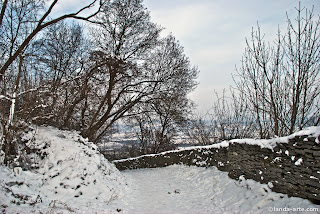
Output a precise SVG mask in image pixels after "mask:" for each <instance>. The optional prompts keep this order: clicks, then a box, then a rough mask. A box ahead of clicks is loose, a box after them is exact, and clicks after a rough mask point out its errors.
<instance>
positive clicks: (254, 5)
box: [144, 0, 320, 113]
mask: <svg viewBox="0 0 320 214" xmlns="http://www.w3.org/2000/svg"><path fill="white" fill-rule="evenodd" d="M301 2H302V5H304V6H307V7H308V8H311V7H312V5H314V6H315V11H316V13H317V14H319V11H320V0H302V1H301ZM144 4H145V6H146V7H147V8H148V9H149V11H150V12H151V13H150V14H151V18H152V20H153V21H154V22H156V23H158V24H160V25H161V26H162V27H164V28H166V31H165V33H166V34H167V33H169V32H172V34H173V35H174V36H175V37H176V38H177V39H178V40H179V41H180V44H181V45H182V46H183V47H184V48H185V53H186V55H187V56H188V57H189V58H190V61H191V63H192V64H193V65H196V66H198V68H199V70H200V74H199V78H198V82H199V85H198V87H197V89H196V90H195V91H194V92H193V93H191V94H190V98H191V99H192V100H193V101H194V102H195V103H196V104H197V105H198V108H197V110H198V111H199V112H200V113H205V112H206V111H207V110H208V109H210V107H211V106H212V104H213V102H214V99H215V95H214V91H215V90H216V91H217V92H219V93H221V92H222V90H223V88H226V89H227V88H229V86H230V85H232V84H233V79H232V74H235V66H236V65H237V66H238V67H240V64H241V63H240V60H241V56H242V54H243V52H244V47H245V38H246V37H250V33H251V30H252V27H256V26H257V21H258V22H259V25H260V28H261V31H262V32H263V33H265V34H266V38H270V40H271V39H273V38H275V37H274V36H275V34H276V31H277V28H278V25H279V26H280V27H285V25H286V12H288V13H289V15H294V16H295V15H296V11H295V9H294V8H295V7H298V5H299V1H298V0H144Z"/></svg>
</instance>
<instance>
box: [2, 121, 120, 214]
mask: <svg viewBox="0 0 320 214" xmlns="http://www.w3.org/2000/svg"><path fill="white" fill-rule="evenodd" d="M34 137H35V139H36V140H35V141H34V142H33V143H32V144H33V145H29V146H33V147H38V148H44V149H43V151H42V152H45V153H46V154H47V155H46V157H45V158H44V159H43V160H41V161H40V164H39V169H36V170H33V171H32V172H31V171H21V170H20V169H21V168H20V169H19V168H15V169H14V170H9V169H8V168H6V167H4V166H0V187H1V189H0V208H1V207H7V208H6V212H8V213H14V212H18V213H31V212H33V211H36V210H41V211H45V212H48V211H50V212H51V211H54V210H56V211H65V212H69V211H76V212H89V211H90V212H91V211H92V210H93V211H96V212H99V211H100V212H101V211H104V213H108V212H109V213H113V212H114V211H115V210H116V207H114V206H115V205H114V206H112V205H111V204H112V203H113V202H114V201H116V199H117V198H119V197H121V196H122V194H123V192H124V188H125V186H126V185H125V179H124V177H123V176H122V175H121V173H120V172H119V171H118V170H117V169H116V168H115V166H114V165H112V164H111V163H109V162H108V161H107V160H106V159H105V158H104V157H103V156H102V155H101V154H100V153H99V152H98V151H97V146H96V145H94V144H93V143H91V142H88V141H87V140H86V139H83V138H82V137H81V136H79V135H78V134H77V133H76V132H68V131H61V130H58V129H55V128H50V127H41V128H38V130H37V133H36V134H35V136H34ZM25 138H26V139H32V138H33V133H31V132H29V134H28V135H26V136H25ZM18 195H21V196H23V197H24V196H25V197H26V198H28V199H27V200H25V199H22V200H21V199H20V198H21V197H20V198H19V197H18ZM15 196H16V197H15ZM24 203H26V204H24ZM33 203H35V205H34V206H30V205H29V204H33ZM14 204H15V205H16V206H13V205H14ZM19 204H20V205H19Z"/></svg>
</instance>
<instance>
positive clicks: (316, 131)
mask: <svg viewBox="0 0 320 214" xmlns="http://www.w3.org/2000/svg"><path fill="white" fill-rule="evenodd" d="M319 135H320V126H311V127H308V128H305V129H303V130H301V131H298V132H295V133H293V134H291V135H289V136H286V137H277V138H273V139H268V140H266V139H249V138H245V139H234V140H230V141H222V142H221V143H217V144H213V145H207V146H190V147H185V148H181V149H178V150H171V151H165V152H161V153H158V154H148V155H142V156H143V157H146V156H147V157H152V156H157V155H164V154H168V153H174V152H177V151H182V150H184V151H185V150H197V149H211V148H223V147H229V145H230V144H232V143H239V144H248V145H258V146H260V147H261V148H267V149H271V150H273V148H274V147H275V146H276V145H277V143H288V142H289V140H290V139H292V138H295V137H296V136H308V137H318V136H319ZM316 143H319V140H318V139H316ZM142 156H140V157H142ZM137 158H139V157H134V158H128V159H123V160H115V161H113V162H115V163H117V162H122V161H126V160H135V159H137Z"/></svg>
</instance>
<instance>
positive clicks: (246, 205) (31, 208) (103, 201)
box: [0, 127, 320, 214]
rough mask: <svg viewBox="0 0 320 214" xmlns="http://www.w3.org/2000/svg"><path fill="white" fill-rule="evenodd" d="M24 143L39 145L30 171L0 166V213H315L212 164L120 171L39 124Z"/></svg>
mask: <svg viewBox="0 0 320 214" xmlns="http://www.w3.org/2000/svg"><path fill="white" fill-rule="evenodd" d="M317 130H318V129H316V130H313V131H317ZM306 132H307V131H304V133H306ZM24 138H25V139H26V140H27V139H29V140H30V139H34V140H33V141H29V144H28V146H29V147H30V148H40V149H41V150H40V151H41V153H40V154H38V156H39V157H38V159H37V158H36V157H34V159H33V161H34V163H33V166H34V169H32V170H30V171H25V170H22V167H15V168H14V169H9V168H7V167H5V166H1V165H0V212H1V211H2V212H4V213H33V212H35V213H40V212H41V213H127V214H135V213H139V214H140V213H141V214H143V213H146V214H147V213H155V214H157V213H158V214H162V213H169V214H170V213H178V214H184V213H195V214H197V213H204V214H205V213H268V210H269V208H270V207H272V208H273V209H277V208H305V209H306V208H318V209H320V206H318V205H314V204H311V202H309V201H308V200H305V199H301V198H295V197H291V198H289V197H287V196H286V195H284V194H279V193H274V192H272V191H271V190H270V188H272V187H273V184H272V183H268V184H260V183H258V182H255V181H253V180H246V179H245V177H244V176H240V178H239V181H236V180H232V179H230V178H229V177H228V175H227V172H221V171H219V170H218V169H217V168H216V167H209V168H204V167H196V166H183V165H173V166H169V167H165V168H153V169H138V170H131V171H129V170H128V171H124V172H119V171H118V170H117V169H116V168H115V166H114V165H113V164H111V163H110V162H109V161H107V160H106V159H105V158H104V157H103V156H102V155H101V154H100V153H99V152H98V150H97V146H96V145H94V144H93V143H91V142H89V141H88V140H87V139H84V138H82V137H81V136H80V135H79V134H78V133H77V132H70V131H61V130H58V129H55V128H52V127H39V128H37V130H36V132H29V133H27V134H26V135H25V137H24ZM286 140H287V139H286ZM283 141H285V139H284V138H283ZM270 142H273V140H270ZM229 143H230V141H224V142H222V143H220V144H216V145H211V146H207V147H216V148H220V147H226V146H228V145H229ZM192 148H193V149H194V147H192ZM192 148H189V149H192ZM196 148H204V147H196ZM171 152H174V151H171ZM37 161H39V163H37ZM274 161H278V159H274ZM301 162H302V159H301V160H300V159H299V160H297V162H296V163H299V164H301ZM318 173H320V172H318ZM259 174H260V175H261V176H262V173H259ZM286 213H288V212H286ZM289 213H290V212H289ZM309 213H312V212H309Z"/></svg>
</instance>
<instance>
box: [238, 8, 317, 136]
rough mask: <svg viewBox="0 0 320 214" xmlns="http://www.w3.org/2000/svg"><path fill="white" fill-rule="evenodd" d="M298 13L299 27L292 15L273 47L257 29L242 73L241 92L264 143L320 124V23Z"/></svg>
mask: <svg viewBox="0 0 320 214" xmlns="http://www.w3.org/2000/svg"><path fill="white" fill-rule="evenodd" d="M297 13H298V15H297V17H296V19H295V23H296V26H294V24H293V23H292V21H291V19H290V18H289V16H287V17H288V18H287V23H288V27H287V31H286V33H285V34H282V33H281V32H280V30H278V36H277V39H276V40H275V41H274V43H273V45H270V44H269V43H267V42H265V41H264V38H263V36H262V35H261V32H260V28H259V26H258V29H257V31H253V32H252V36H251V41H249V40H247V48H246V50H245V53H244V55H243V60H242V66H241V68H240V69H239V70H237V73H238V76H239V80H238V81H236V84H237V89H238V90H239V92H240V93H241V94H242V96H243V97H245V99H247V100H248V102H249V103H250V106H251V107H250V109H251V112H252V114H253V115H254V116H255V118H256V124H257V126H258V130H259V133H260V137H261V138H264V137H267V138H268V137H272V136H274V135H277V136H283V135H287V134H291V133H293V132H294V131H295V130H296V129H301V128H303V127H305V126H306V125H318V124H319V119H315V118H319V93H320V88H319V72H320V71H319V67H320V51H319V50H320V40H319V36H320V34H319V27H320V18H319V17H314V12H313V10H311V11H309V10H307V9H306V8H301V6H300V4H299V7H298V8H297ZM311 121H313V124H312V123H311ZM270 128H271V129H270Z"/></svg>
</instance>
